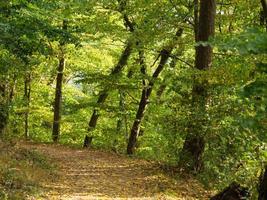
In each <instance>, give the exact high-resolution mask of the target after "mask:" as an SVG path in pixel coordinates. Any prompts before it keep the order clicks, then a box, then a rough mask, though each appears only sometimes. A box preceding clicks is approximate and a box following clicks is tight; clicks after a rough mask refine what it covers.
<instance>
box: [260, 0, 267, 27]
mask: <svg viewBox="0 0 267 200" xmlns="http://www.w3.org/2000/svg"><path fill="white" fill-rule="evenodd" d="M261 6H262V12H261V24H262V25H264V24H265V27H266V30H267V2H266V0H261Z"/></svg>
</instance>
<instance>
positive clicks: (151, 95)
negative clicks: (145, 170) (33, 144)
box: [0, 0, 267, 199]
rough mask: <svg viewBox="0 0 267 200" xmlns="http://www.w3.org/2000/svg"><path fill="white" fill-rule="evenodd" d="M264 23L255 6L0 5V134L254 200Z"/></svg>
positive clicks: (76, 1)
mask: <svg viewBox="0 0 267 200" xmlns="http://www.w3.org/2000/svg"><path fill="white" fill-rule="evenodd" d="M266 28H267V13H266V1H264V0H262V1H260V0H259V1H255V0H246V1H245V0H241V1H237V0H217V1H215V0H208V1H204V0H200V1H198V0H194V1H193V0H146V1H145V0H98V1H96V0H71V1H70V0H69V1H67V0H57V1H56V0H52V1H45V0H6V1H1V2H0V32H1V34H0V137H1V138H2V140H10V139H14V138H17V139H22V138H25V139H30V140H34V141H40V142H52V141H54V142H59V143H63V144H75V145H78V146H82V145H83V144H84V146H86V147H94V148H103V149H111V150H114V151H116V152H120V153H128V154H134V155H136V156H139V157H143V158H146V159H151V160H157V161H160V162H163V163H166V164H167V165H172V166H175V167H178V168H179V169H181V171H185V172H187V173H192V174H194V175H196V176H197V177H198V178H199V179H200V180H201V181H202V182H203V183H205V184H206V185H207V187H212V188H223V187H225V186H227V185H229V184H230V183H231V182H233V181H237V182H239V183H241V184H242V185H244V186H247V187H249V190H250V191H251V193H252V197H251V198H252V199H256V195H257V183H258V177H259V176H260V174H261V172H262V170H264V167H265V165H266V164H267V163H266V159H267V151H266V148H267V145H266V142H267V135H266V131H267V120H266V119H267V118H266V117H267V116H266V113H267V112H266V104H267V100H266V99H267V96H266V94H267V75H266V73H267V69H266V67H267V59H266V58H267V57H266V54H267V34H266ZM53 116H54V118H53ZM52 130H53V134H52ZM84 138H85V139H84ZM265 173H266V172H265ZM252 183H253V184H252ZM265 195H266V194H265ZM265 197H266V196H265ZM263 198H264V197H263Z"/></svg>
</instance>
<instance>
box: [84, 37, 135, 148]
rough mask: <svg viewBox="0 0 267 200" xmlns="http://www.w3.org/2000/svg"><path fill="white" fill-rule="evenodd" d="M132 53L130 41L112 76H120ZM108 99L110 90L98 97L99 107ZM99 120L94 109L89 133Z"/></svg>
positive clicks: (97, 113) (97, 112) (97, 111)
mask: <svg viewBox="0 0 267 200" xmlns="http://www.w3.org/2000/svg"><path fill="white" fill-rule="evenodd" d="M131 52H132V43H131V42H129V41H128V42H127V45H126V47H125V49H124V51H123V52H122V54H121V57H120V59H119V61H118V63H117V65H116V66H115V67H114V69H113V70H112V72H111V74H110V75H111V76H114V75H116V74H119V73H120V72H121V71H122V69H123V68H124V66H125V65H126V64H127V61H128V59H129V57H130V54H131ZM107 97H108V89H105V90H103V91H102V92H101V93H100V96H99V97H98V100H97V105H98V106H101V105H102V104H103V103H104V102H105V101H106V99H107ZM98 118H99V110H98V108H94V110H93V114H92V115H91V118H90V121H89V124H88V131H92V130H94V129H95V127H96V125H97V121H98ZM87 137H88V136H87ZM91 142H92V140H91ZM89 146H90V144H88V145H87V147H89ZM84 147H85V146H84Z"/></svg>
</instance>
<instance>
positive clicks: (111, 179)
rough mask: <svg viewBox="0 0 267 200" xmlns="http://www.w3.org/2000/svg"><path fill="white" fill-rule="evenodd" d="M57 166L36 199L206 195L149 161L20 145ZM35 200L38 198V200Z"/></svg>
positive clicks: (158, 199)
mask: <svg viewBox="0 0 267 200" xmlns="http://www.w3.org/2000/svg"><path fill="white" fill-rule="evenodd" d="M24 146H25V147H26V148H31V149H36V150H38V151H40V152H42V153H44V154H45V155H47V156H48V157H50V158H51V159H53V160H54V161H55V162H56V163H57V165H58V177H55V178H54V180H53V182H52V183H51V182H50V183H47V182H44V183H43V188H44V189H45V190H46V191H47V193H45V194H44V195H43V198H42V199H40V200H126V199H127V200H197V199H208V197H207V192H206V191H205V190H203V189H202V188H201V187H200V186H199V184H198V183H197V182H196V181H195V180H193V179H191V178H188V179H181V180H179V181H177V180H174V179H172V178H170V177H168V176H167V175H165V174H164V173H163V172H162V171H161V170H160V169H159V167H158V165H156V164H155V163H153V162H148V161H144V160H140V159H133V158H128V157H126V156H120V155H117V154H115V153H110V152H103V151H97V150H77V149H71V148H68V147H63V146H60V145H44V144H42V145H40V144H24ZM38 200H39V199H38Z"/></svg>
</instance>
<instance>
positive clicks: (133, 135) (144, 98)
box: [127, 29, 183, 155]
mask: <svg viewBox="0 0 267 200" xmlns="http://www.w3.org/2000/svg"><path fill="white" fill-rule="evenodd" d="M182 33H183V29H179V30H178V31H177V33H176V36H175V39H174V41H173V43H172V44H171V45H170V46H169V47H168V48H165V49H163V50H161V52H160V58H161V59H160V62H159V65H158V67H157V68H156V70H155V71H154V73H153V75H152V79H151V80H150V81H149V83H148V85H145V82H144V80H143V84H144V86H143V89H142V95H141V99H140V102H139V107H138V110H137V113H136V116H135V120H134V123H133V125H132V128H131V132H130V137H129V141H128V145H127V154H129V155H130V154H133V153H134V151H135V147H136V142H137V138H138V135H139V132H140V126H141V122H142V119H143V117H144V114H145V110H146V107H147V104H148V103H149V97H150V95H151V92H152V89H153V86H154V82H155V80H156V79H157V78H158V76H159V75H160V73H161V71H162V70H163V68H164V66H165V64H166V62H167V60H168V59H169V57H170V55H171V52H172V50H173V49H174V47H175V41H176V40H177V37H181V35H182ZM143 70H144V69H143Z"/></svg>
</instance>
